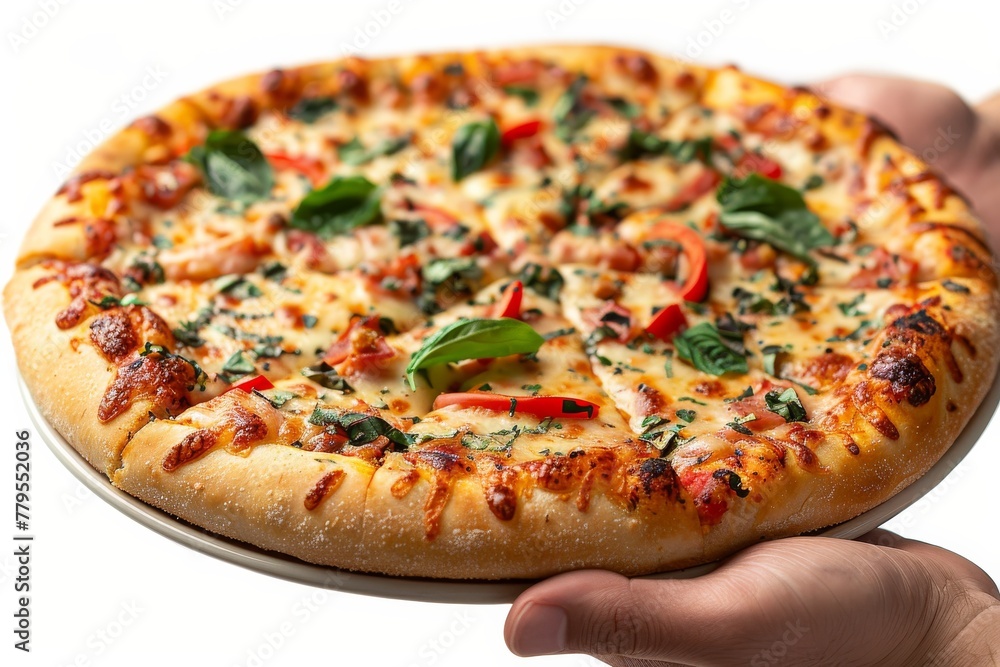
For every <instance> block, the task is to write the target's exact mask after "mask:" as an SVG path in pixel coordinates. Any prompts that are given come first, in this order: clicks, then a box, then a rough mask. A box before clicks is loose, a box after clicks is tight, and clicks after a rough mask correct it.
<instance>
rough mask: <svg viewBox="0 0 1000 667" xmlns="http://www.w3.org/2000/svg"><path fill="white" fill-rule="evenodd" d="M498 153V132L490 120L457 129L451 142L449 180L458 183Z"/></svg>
mask: <svg viewBox="0 0 1000 667" xmlns="http://www.w3.org/2000/svg"><path fill="white" fill-rule="evenodd" d="M499 151H500V130H499V129H498V128H497V124H496V121H494V120H493V119H492V118H490V119H489V120H484V121H480V122H478V123H467V124H466V125H463V126H462V127H460V128H458V132H456V133H455V138H454V139H452V141H451V178H452V180H453V181H456V182H458V181H460V180H462V179H463V178H465V177H466V176H468V175H469V174H473V173H475V172H477V171H479V170H480V169H482V168H483V167H485V166H486V165H487V164H488V163H489V161H490V160H492V159H493V158H494V156H496V154H497V153H498V152H499Z"/></svg>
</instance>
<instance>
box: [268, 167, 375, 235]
mask: <svg viewBox="0 0 1000 667" xmlns="http://www.w3.org/2000/svg"><path fill="white" fill-rule="evenodd" d="M381 195H382V193H381V191H380V190H379V189H378V188H377V187H376V186H375V184H374V183H372V182H371V181H369V180H368V179H367V178H365V177H364V176H348V177H342V176H336V177H334V178H333V179H332V180H331V181H330V182H329V183H327V184H326V185H324V186H323V187H322V188H319V189H318V190H313V191H312V192H310V193H309V194H308V195H306V196H305V197H304V198H303V199H302V201H301V202H299V205H298V206H297V207H295V210H294V211H293V212H292V219H291V220H289V222H288V226H289V227H294V228H295V229H302V230H305V231H307V232H313V233H314V234H318V235H320V236H321V237H323V238H330V237H332V236H336V235H338V234H346V233H348V232H350V231H351V230H352V229H356V228H358V227H363V226H364V225H368V224H371V223H373V222H375V221H376V220H378V219H379V218H380V217H381V215H382V211H381Z"/></svg>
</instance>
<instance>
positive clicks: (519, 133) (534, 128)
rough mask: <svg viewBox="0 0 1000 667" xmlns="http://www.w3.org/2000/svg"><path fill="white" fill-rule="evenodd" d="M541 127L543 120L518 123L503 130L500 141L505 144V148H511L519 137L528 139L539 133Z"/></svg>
mask: <svg viewBox="0 0 1000 667" xmlns="http://www.w3.org/2000/svg"><path fill="white" fill-rule="evenodd" d="M541 127H542V121H540V120H529V121H525V122H523V123H518V124H517V125H513V126H511V127H508V128H507V129H506V130H504V131H503V133H502V134H501V135H500V143H501V144H503V147H504V148H510V147H511V145H513V143H514V142H515V141H517V140H518V139H527V138H528V137H533V136H535V135H536V134H538V130H539V129H541Z"/></svg>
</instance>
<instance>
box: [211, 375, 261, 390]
mask: <svg viewBox="0 0 1000 667" xmlns="http://www.w3.org/2000/svg"><path fill="white" fill-rule="evenodd" d="M233 389H239V390H240V391H245V392H246V393H248V394H249V393H250V392H251V391H253V390H254V389H256V390H257V391H264V390H265V389H274V385H273V384H271V381H270V380H268V379H267V378H266V377H264V376H263V375H255V376H254V377H251V378H244V379H242V380H240V381H239V382H237V383H235V384H233V385H232V386H230V387H229V389H226V391H224V392H222V393H223V394H225V393H227V392H230V391H232V390H233Z"/></svg>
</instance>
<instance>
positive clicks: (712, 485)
mask: <svg viewBox="0 0 1000 667" xmlns="http://www.w3.org/2000/svg"><path fill="white" fill-rule="evenodd" d="M679 479H680V483H681V486H682V487H684V489H685V490H686V491H687V492H688V493H690V494H691V496H692V497H693V498H694V507H695V510H697V512H698V520H699V522H701V524H702V525H707V526H711V525H714V524H717V523H718V522H719V521H720V520H722V516H723V515H724V514H725V513H726V510H727V509H728V508H729V503H727V502H726V498H725V494H726V490H725V489H728V485H727V484H726V483H725V482H723V481H721V480H719V479H718V478H716V477H715V475H714V473H713V472H712V471H711V470H688V471H685V472H683V473H681V474H680V476H679Z"/></svg>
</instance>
